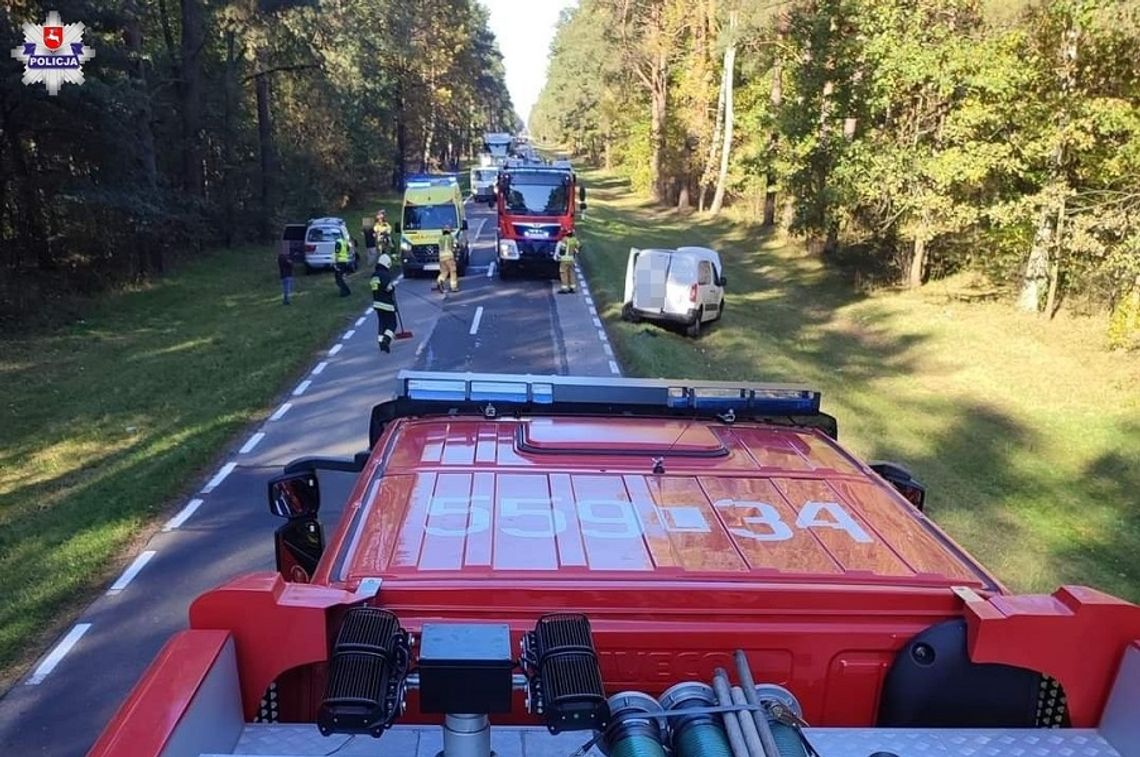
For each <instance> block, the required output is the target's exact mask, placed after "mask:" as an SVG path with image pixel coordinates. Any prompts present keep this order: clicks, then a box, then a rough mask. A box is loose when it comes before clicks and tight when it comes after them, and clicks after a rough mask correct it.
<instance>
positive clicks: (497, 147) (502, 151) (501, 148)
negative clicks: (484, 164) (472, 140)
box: [483, 133, 514, 166]
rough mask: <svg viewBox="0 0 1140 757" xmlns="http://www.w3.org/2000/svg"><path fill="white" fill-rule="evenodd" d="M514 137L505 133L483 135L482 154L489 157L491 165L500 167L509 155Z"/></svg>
mask: <svg viewBox="0 0 1140 757" xmlns="http://www.w3.org/2000/svg"><path fill="white" fill-rule="evenodd" d="M513 145H514V137H512V136H511V135H510V134H505V133H489V134H484V135H483V152H485V153H487V154H488V155H490V156H491V162H492V164H493V165H496V166H501V165H502V164H503V163H505V162H506V160H507V158H509V157H510V155H511V148H512V146H513Z"/></svg>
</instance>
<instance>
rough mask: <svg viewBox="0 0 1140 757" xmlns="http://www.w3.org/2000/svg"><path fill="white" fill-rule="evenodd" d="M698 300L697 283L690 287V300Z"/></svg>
mask: <svg viewBox="0 0 1140 757" xmlns="http://www.w3.org/2000/svg"><path fill="white" fill-rule="evenodd" d="M696 301H697V285H696V284H693V285H692V286H691V287H689V302H696Z"/></svg>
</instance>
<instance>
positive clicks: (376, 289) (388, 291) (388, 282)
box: [368, 253, 411, 352]
mask: <svg viewBox="0 0 1140 757" xmlns="http://www.w3.org/2000/svg"><path fill="white" fill-rule="evenodd" d="M368 283H369V286H371V287H372V310H373V311H375V313H376V331H377V335H378V336H377V339H378V341H379V343H380V349H381V350H382V351H384V352H391V351H392V340H393V339H396V338H399V337H403V334H404V332H403V331H402V330H401V332H400V335H399V337H397V334H396V328H397V325H398V320H397V319H398V311H397V310H396V279H395V277H393V276H392V257H391V256H390V255H388V253H383V254H381V255H380V257H379V258H377V260H376V270H374V271H373V272H372V279H371V280H370V281H369V282H368ZM408 336H411V334H408Z"/></svg>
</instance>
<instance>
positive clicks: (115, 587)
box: [107, 549, 158, 596]
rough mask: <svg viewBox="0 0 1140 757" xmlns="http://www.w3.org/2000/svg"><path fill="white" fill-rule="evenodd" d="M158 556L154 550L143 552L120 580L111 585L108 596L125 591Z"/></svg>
mask: <svg viewBox="0 0 1140 757" xmlns="http://www.w3.org/2000/svg"><path fill="white" fill-rule="evenodd" d="M157 554H158V553H157V552H156V551H154V550H153V549H148V550H147V551H146V552H143V553H142V554H141V555H139V556H138V557H136V558H135V561H134V562H133V563H131V564H130V565H128V566H127V569H126V570H124V571H123V575H121V576H119V578H118V580H116V581H115V583H113V584H111V588H110V589H107V595H108V596H110V595H113V594H118V593H119V592H121V591H122V590H123V589H125V588H127V584H129V583H130V582H131V581H133V580H134V578H135V576H137V575H138V574H139V573H140V572H142V569H143V568H144V567H146V564H147V563H148V562H150V558H152V557H154V556H155V555H157Z"/></svg>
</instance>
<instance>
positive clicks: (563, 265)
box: [554, 229, 582, 294]
mask: <svg viewBox="0 0 1140 757" xmlns="http://www.w3.org/2000/svg"><path fill="white" fill-rule="evenodd" d="M580 249H582V243H581V242H579V241H578V237H576V236H574V230H573V229H570V231H567V232H566V236H564V237H562V241H560V242H559V243H558V246H556V247H555V248H554V257H556V258H557V259H558V278H559V279H560V280H561V282H562V288H561V289H559V290H558V293H559V294H574V288H575V286H574V285H575V281H574V258H576V257H577V256H578V251H579V250H580Z"/></svg>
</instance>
